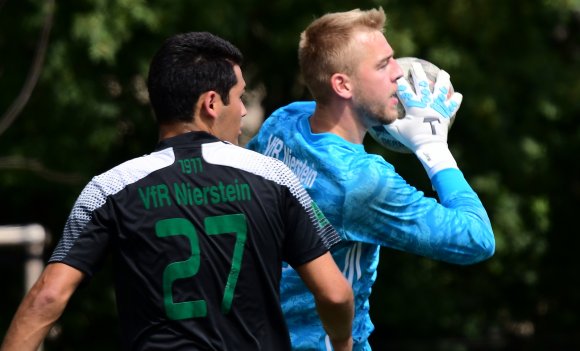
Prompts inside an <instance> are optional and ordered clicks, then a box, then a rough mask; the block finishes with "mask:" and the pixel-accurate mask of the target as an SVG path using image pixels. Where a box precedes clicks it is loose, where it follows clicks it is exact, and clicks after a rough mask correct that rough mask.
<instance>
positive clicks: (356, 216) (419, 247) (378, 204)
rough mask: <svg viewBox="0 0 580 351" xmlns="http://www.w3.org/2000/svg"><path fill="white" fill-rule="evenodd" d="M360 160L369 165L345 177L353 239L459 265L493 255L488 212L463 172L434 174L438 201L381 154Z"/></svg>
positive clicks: (346, 215)
mask: <svg viewBox="0 0 580 351" xmlns="http://www.w3.org/2000/svg"><path fill="white" fill-rule="evenodd" d="M358 161H359V162H362V163H361V164H359V165H355V166H353V167H363V165H364V167H365V169H366V171H365V172H356V173H353V174H355V176H354V177H352V178H349V179H345V180H344V187H345V188H346V189H347V190H346V192H345V194H346V198H345V202H344V204H345V206H344V213H343V215H344V225H345V226H346V227H347V228H348V229H349V230H346V231H345V233H346V235H347V236H350V237H347V239H348V240H355V241H363V242H370V243H375V244H378V245H381V246H387V247H391V248H394V249H398V250H402V251H406V252H411V253H415V254H418V255H421V256H425V257H429V258H433V259H437V260H441V261H446V262H450V263H455V264H472V263H476V262H479V261H482V260H484V259H487V258H489V257H491V256H492V255H493V253H494V250H495V240H494V236H493V231H492V228H491V224H490V221H489V218H488V215H487V212H486V211H485V208H484V207H483V204H482V203H481V201H480V200H479V198H478V196H477V194H476V193H475V192H474V191H473V189H472V188H471V187H470V186H469V184H468V183H467V181H466V180H465V178H464V176H463V174H462V173H461V171H459V170H458V169H447V170H444V171H441V172H439V173H437V174H436V175H435V176H434V177H433V179H432V182H433V185H434V187H435V189H436V191H437V193H438V196H439V198H440V202H437V200H436V199H434V198H430V197H426V196H425V195H424V193H423V192H421V191H419V190H417V189H416V188H414V187H413V186H411V185H409V184H408V183H407V182H406V181H405V180H404V179H403V178H402V177H401V176H400V175H398V174H397V173H396V172H395V171H394V168H393V166H392V165H390V164H388V163H387V162H385V161H384V160H382V159H379V157H378V156H373V155H368V156H367V157H364V158H363V159H359V160H358ZM361 184H364V186H361ZM361 208H364V210H363V211H361ZM360 228H365V229H364V230H360Z"/></svg>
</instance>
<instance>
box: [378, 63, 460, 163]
mask: <svg viewBox="0 0 580 351" xmlns="http://www.w3.org/2000/svg"><path fill="white" fill-rule="evenodd" d="M397 62H398V63H399V66H401V69H402V70H403V76H404V77H405V78H406V79H407V80H408V81H409V82H410V83H411V89H414V85H413V77H412V75H411V71H410V69H411V63H412V62H420V63H421V66H422V67H423V70H424V71H425V74H426V75H427V79H429V87H430V89H431V92H433V86H434V85H435V80H436V79H437V73H438V72H439V67H437V66H435V65H434V64H432V63H431V62H429V61H426V60H423V59H420V58H416V57H401V58H398V59H397ZM453 92H454V90H453V86H452V85H451V86H450V87H449V94H448V95H447V97H448V98H449V97H450V96H451V94H453ZM397 110H398V111H399V117H398V118H399V119H401V118H405V108H404V107H403V105H402V104H401V102H400V101H399V103H398V104H397ZM454 120H455V115H453V116H451V121H450V123H449V128H451V125H452V124H453V121H454ZM369 134H370V135H371V137H372V138H373V139H375V141H376V142H377V143H379V144H380V145H381V146H383V147H385V148H387V149H389V150H391V151H395V152H400V153H407V154H410V153H412V151H411V150H409V149H408V148H407V147H406V146H405V145H403V144H401V142H399V141H398V140H397V139H395V138H394V137H393V136H392V135H391V134H390V133H389V132H388V131H387V129H385V128H384V127H383V126H376V127H372V128H370V129H369Z"/></svg>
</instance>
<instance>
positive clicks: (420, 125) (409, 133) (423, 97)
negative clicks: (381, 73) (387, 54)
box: [385, 62, 463, 177]
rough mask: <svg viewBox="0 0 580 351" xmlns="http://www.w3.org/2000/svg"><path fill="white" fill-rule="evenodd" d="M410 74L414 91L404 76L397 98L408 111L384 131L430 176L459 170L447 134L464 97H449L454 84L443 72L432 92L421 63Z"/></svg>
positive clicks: (414, 64)
mask: <svg viewBox="0 0 580 351" xmlns="http://www.w3.org/2000/svg"><path fill="white" fill-rule="evenodd" d="M411 75H412V78H413V83H414V87H415V91H413V89H412V88H411V84H410V83H409V81H408V80H407V79H405V78H404V77H403V78H399V80H398V81H397V84H398V90H397V95H398V96H399V100H400V101H401V104H402V105H403V107H404V108H405V112H406V114H405V117H404V118H402V119H397V120H395V121H394V122H393V123H391V124H388V125H386V126H385V128H386V129H387V130H388V131H389V133H391V135H392V136H393V137H394V138H396V139H397V140H398V141H400V142H401V143H402V144H404V145H405V146H406V147H408V148H409V149H410V150H412V151H413V152H414V153H415V154H416V155H417V157H418V158H419V159H420V160H421V163H422V164H423V166H424V167H425V170H426V171H427V173H428V174H429V177H431V176H432V175H433V174H435V173H436V172H438V171H440V170H442V169H445V168H457V164H456V163H455V159H454V158H453V156H452V155H451V153H450V152H449V148H448V146H447V132H448V131H449V124H450V123H451V117H452V116H454V115H455V114H456V113H457V111H458V110H459V106H460V105H461V101H462V100H463V95H461V94H460V93H457V92H453V93H452V94H451V95H450V96H449V97H448V95H449V89H450V87H451V82H450V77H449V74H448V73H447V72H445V71H444V70H440V71H439V72H438V74H437V80H436V81H435V84H434V86H433V92H431V90H430V89H429V80H428V79H427V75H426V74H425V71H424V70H423V67H422V66H421V64H420V63H418V62H417V63H413V64H412V66H411Z"/></svg>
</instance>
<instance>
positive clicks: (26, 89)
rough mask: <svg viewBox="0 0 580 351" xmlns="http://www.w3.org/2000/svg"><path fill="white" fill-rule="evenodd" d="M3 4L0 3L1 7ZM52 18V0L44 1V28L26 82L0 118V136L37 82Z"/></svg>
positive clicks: (23, 104)
mask: <svg viewBox="0 0 580 351" xmlns="http://www.w3.org/2000/svg"><path fill="white" fill-rule="evenodd" d="M3 4H4V3H3V2H2V3H0V5H3ZM53 17H54V0H46V17H45V19H44V26H43V28H42V33H41V36H40V39H39V41H38V44H37V46H36V55H35V57H34V61H33V64H32V66H31V68H30V71H29V72H28V77H27V78H26V82H25V84H24V86H23V88H22V90H21V91H20V94H19V95H18V97H17V98H16V99H15V100H14V102H13V103H12V105H11V106H10V108H9V109H8V111H6V113H5V114H4V116H2V118H0V135H2V133H4V132H5V131H6V129H8V127H10V125H11V124H12V123H13V122H14V121H15V120H16V117H18V115H19V114H20V112H21V111H22V109H23V108H24V106H26V103H27V102H28V99H29V98H30V95H31V94H32V90H34V87H35V86H36V83H37V82H38V77H39V76H40V72H41V70H42V65H43V63H44V57H45V55H46V48H47V46H48V39H49V37H50V30H51V28H52V22H53Z"/></svg>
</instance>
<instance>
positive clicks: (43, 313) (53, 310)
mask: <svg viewBox="0 0 580 351" xmlns="http://www.w3.org/2000/svg"><path fill="white" fill-rule="evenodd" d="M63 309H64V306H60V305H59V304H58V303H57V302H56V301H50V300H45V299H44V297H42V296H41V294H39V293H37V292H36V291H34V290H32V291H31V292H30V293H29V294H28V295H27V296H26V297H25V299H24V300H23V302H22V304H21V305H20V307H19V308H18V311H17V312H16V314H15V315H14V318H13V320H12V323H11V324H10V327H9V329H8V331H7V333H6V336H5V338H4V341H3V343H2V346H1V347H0V351H27V350H30V351H35V350H37V349H38V347H39V346H40V344H41V343H42V341H43V340H44V338H45V337H46V335H47V334H48V332H49V331H50V328H51V327H52V325H53V324H54V323H55V322H56V320H57V319H58V317H60V315H61V313H62V310H63Z"/></svg>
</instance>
